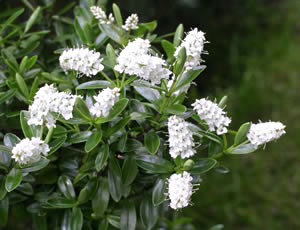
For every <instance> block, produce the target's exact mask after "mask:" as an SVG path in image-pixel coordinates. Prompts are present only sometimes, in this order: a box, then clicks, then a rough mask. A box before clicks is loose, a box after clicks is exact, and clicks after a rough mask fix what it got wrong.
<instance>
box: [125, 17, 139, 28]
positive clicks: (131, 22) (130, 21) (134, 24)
mask: <svg viewBox="0 0 300 230" xmlns="http://www.w3.org/2000/svg"><path fill="white" fill-rule="evenodd" d="M138 23H139V18H138V16H137V14H131V15H130V16H129V17H128V18H127V19H126V21H125V25H123V26H122V27H123V29H124V30H127V31H128V30H135V29H138Z"/></svg>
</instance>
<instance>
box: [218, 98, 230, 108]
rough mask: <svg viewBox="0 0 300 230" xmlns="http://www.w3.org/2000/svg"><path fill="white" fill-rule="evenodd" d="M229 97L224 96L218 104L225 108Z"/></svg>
mask: <svg viewBox="0 0 300 230" xmlns="http://www.w3.org/2000/svg"><path fill="white" fill-rule="evenodd" d="M227 99H228V97H227V96H224V97H222V98H221V100H220V102H219V104H218V106H219V107H220V108H222V109H224V108H225V106H226V102H227Z"/></svg>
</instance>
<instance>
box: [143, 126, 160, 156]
mask: <svg viewBox="0 0 300 230" xmlns="http://www.w3.org/2000/svg"><path fill="white" fill-rule="evenodd" d="M144 145H145V147H146V149H147V150H148V152H149V153H151V154H155V153H156V152H157V150H158V148H159V146H160V139H159V136H158V135H157V134H156V133H155V132H154V131H150V132H148V133H147V134H146V135H145V138H144Z"/></svg>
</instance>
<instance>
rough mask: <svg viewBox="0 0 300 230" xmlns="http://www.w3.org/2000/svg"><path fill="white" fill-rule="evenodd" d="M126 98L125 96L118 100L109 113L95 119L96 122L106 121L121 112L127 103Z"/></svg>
mask: <svg viewBox="0 0 300 230" xmlns="http://www.w3.org/2000/svg"><path fill="white" fill-rule="evenodd" d="M128 101H129V100H128V99H127V98H122V99H121V100H119V101H118V102H117V103H116V104H115V105H114V106H113V108H112V110H111V111H110V113H109V115H108V116H107V117H100V118H98V119H97V120H96V123H97V124H100V123H105V122H108V121H111V120H112V119H113V118H114V117H116V116H118V115H119V114H120V113H122V112H123V110H124V109H125V108H126V106H127V104H128Z"/></svg>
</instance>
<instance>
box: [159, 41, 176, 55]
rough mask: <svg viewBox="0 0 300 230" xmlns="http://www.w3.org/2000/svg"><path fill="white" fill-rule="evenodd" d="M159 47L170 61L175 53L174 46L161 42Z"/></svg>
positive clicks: (167, 42)
mask: <svg viewBox="0 0 300 230" xmlns="http://www.w3.org/2000/svg"><path fill="white" fill-rule="evenodd" d="M161 46H162V47H163V49H164V51H165V53H166V54H167V57H168V59H172V58H173V56H174V53H175V47H174V45H173V44H172V43H171V42H169V41H167V40H162V41H161Z"/></svg>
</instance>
